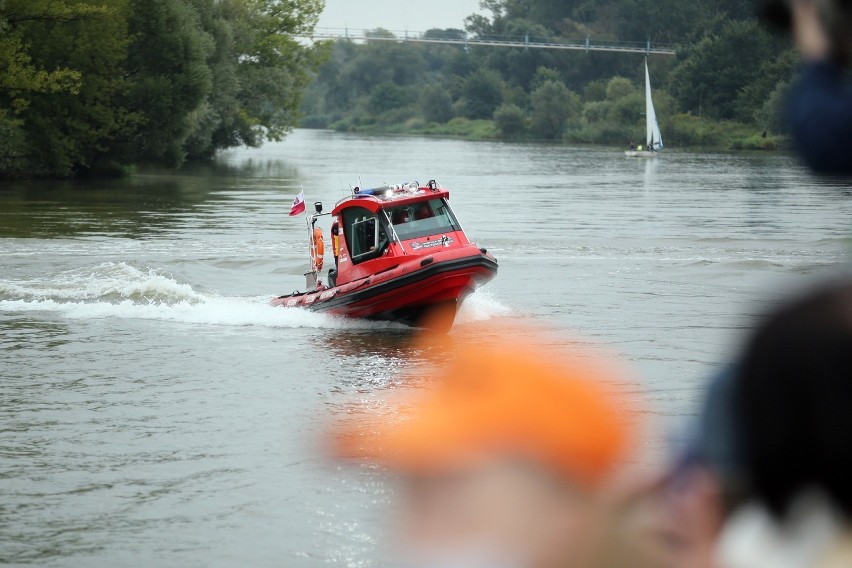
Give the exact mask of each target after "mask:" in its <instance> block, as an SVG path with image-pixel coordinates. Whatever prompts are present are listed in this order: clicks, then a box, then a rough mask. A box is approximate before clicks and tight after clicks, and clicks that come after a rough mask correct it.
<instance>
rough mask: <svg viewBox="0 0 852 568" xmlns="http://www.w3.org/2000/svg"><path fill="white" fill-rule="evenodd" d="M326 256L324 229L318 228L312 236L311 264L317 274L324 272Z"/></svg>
mask: <svg viewBox="0 0 852 568" xmlns="http://www.w3.org/2000/svg"><path fill="white" fill-rule="evenodd" d="M324 256H325V242H324V241H323V236H322V229H320V228H319V227H317V226H316V220H314V230H313V233H312V236H311V263H312V264H313V267H314V268H315V269H316V271H317V272H322V265H323V257H324Z"/></svg>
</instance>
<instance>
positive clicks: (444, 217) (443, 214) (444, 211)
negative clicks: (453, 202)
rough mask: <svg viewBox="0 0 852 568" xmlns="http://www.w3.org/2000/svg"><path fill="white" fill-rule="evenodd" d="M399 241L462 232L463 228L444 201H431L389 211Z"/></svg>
mask: <svg viewBox="0 0 852 568" xmlns="http://www.w3.org/2000/svg"><path fill="white" fill-rule="evenodd" d="M387 212H388V216H389V217H390V219H391V222H392V223H393V228H394V231H396V234H397V235H398V236H399V239H400V240H402V241H406V240H409V239H416V238H418V237H425V236H429V235H437V234H441V233H450V232H453V231H460V230H461V227H460V226H459V224H458V221H456V217H455V215H453V212H452V210H451V209H450V205H449V203H447V202H446V200H444V199H430V200H428V201H420V202H417V203H411V204H408V205H403V206H400V207H393V208H390V209H388V210H387Z"/></svg>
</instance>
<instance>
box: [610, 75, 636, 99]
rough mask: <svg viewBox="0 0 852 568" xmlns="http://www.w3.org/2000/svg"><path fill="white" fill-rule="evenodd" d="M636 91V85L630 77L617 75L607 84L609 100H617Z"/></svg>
mask: <svg viewBox="0 0 852 568" xmlns="http://www.w3.org/2000/svg"><path fill="white" fill-rule="evenodd" d="M634 93H636V87H635V86H634V85H633V83H631V82H630V79H625V78H624V77H619V76H618V75H616V76H615V77H613V78H612V79H610V80H609V81H607V84H606V98H607V100H609V101H617V100H619V99H623V98H624V97H628V96H630V95H632V94H634Z"/></svg>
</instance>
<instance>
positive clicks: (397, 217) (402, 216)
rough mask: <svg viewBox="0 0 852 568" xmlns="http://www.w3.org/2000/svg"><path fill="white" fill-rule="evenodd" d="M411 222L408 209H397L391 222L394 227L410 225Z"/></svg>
mask: <svg viewBox="0 0 852 568" xmlns="http://www.w3.org/2000/svg"><path fill="white" fill-rule="evenodd" d="M409 221H411V215H410V214H409V212H408V209H406V208H402V209H397V210H396V211H394V212H393V215H392V216H391V222H392V223H393V224H394V225H402V224H405V223H408V222H409Z"/></svg>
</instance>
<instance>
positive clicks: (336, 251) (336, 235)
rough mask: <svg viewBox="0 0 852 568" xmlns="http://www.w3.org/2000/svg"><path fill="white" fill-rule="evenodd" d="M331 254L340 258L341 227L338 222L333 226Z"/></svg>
mask: <svg viewBox="0 0 852 568" xmlns="http://www.w3.org/2000/svg"><path fill="white" fill-rule="evenodd" d="M331 253H332V254H333V255H334V258H337V257H338V256H340V226H339V225H338V224H337V220H335V221H334V224H333V225H332V226H331Z"/></svg>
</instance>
